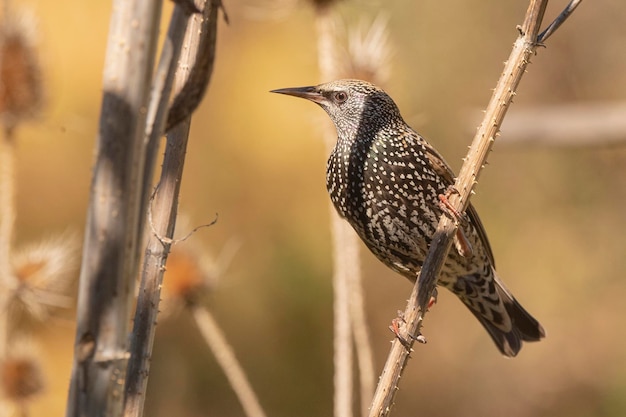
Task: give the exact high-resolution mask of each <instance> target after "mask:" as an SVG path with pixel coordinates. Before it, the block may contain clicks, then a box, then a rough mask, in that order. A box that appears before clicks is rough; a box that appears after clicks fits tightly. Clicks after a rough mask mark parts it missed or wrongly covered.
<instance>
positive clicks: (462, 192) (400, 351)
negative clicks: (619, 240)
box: [369, 0, 547, 417]
mask: <svg viewBox="0 0 626 417" xmlns="http://www.w3.org/2000/svg"><path fill="white" fill-rule="evenodd" d="M546 6H547V0H531V1H530V5H529V7H528V10H527V12H526V18H525V20H524V24H523V25H522V26H521V27H520V28H519V30H520V35H519V37H518V38H517V40H516V41H515V43H514V45H513V50H512V52H511V55H510V56H509V59H508V61H507V62H506V64H505V68H504V71H503V73H502V75H501V76H500V79H499V81H498V84H497V86H496V88H495V90H494V92H493V95H492V97H491V100H490V102H489V105H488V106H487V110H486V112H485V117H484V119H483V122H482V124H481V126H480V128H479V129H478V131H477V132H476V135H475V137H474V140H473V141H472V145H471V146H470V149H469V152H468V154H467V157H466V158H465V159H464V161H465V162H464V164H463V166H462V167H461V172H460V174H459V176H458V178H457V180H456V182H455V188H456V190H457V191H458V192H459V193H458V194H453V195H452V196H451V197H450V199H449V200H450V204H451V205H452V207H453V208H454V209H455V210H457V211H458V212H463V211H464V210H465V209H466V208H467V205H468V204H469V198H470V195H471V193H472V190H473V188H474V186H475V184H476V181H477V179H478V176H479V174H480V171H481V169H482V168H483V166H484V164H485V162H486V160H487V156H488V154H489V152H490V150H491V147H492V145H493V142H494V140H495V138H496V137H497V135H498V132H499V128H500V125H501V124H502V121H503V119H504V116H505V115H506V112H507V109H508V108H509V106H510V104H511V102H512V99H513V97H514V96H515V91H516V89H517V87H518V85H519V82H520V80H521V78H522V76H523V75H524V73H525V71H526V67H527V66H528V64H529V62H530V58H531V57H532V56H533V55H534V54H535V51H536V48H537V38H538V33H539V27H540V25H541V21H542V19H543V15H544V12H545V8H546ZM456 228H457V225H455V223H454V222H453V221H452V220H451V219H449V218H448V217H447V216H442V217H441V219H440V221H439V225H438V227H437V230H436V231H435V234H434V235H433V238H432V243H431V246H430V249H429V252H428V255H427V257H426V259H425V261H424V264H423V267H422V269H421V272H420V274H419V277H418V279H417V280H416V284H415V285H414V287H413V291H412V293H411V298H410V299H409V302H408V304H407V308H406V310H405V312H404V318H405V320H406V326H404V327H403V329H401V332H402V334H401V336H403V337H404V338H405V340H408V341H409V346H408V347H405V346H403V344H402V343H401V342H400V340H398V339H396V340H395V341H394V342H393V344H392V347H391V351H390V353H389V356H388V358H387V362H386V364H385V367H384V369H383V372H382V375H381V377H380V379H379V383H378V387H377V390H376V393H375V394H374V399H373V401H372V406H371V408H370V414H369V415H370V417H374V416H376V417H378V416H387V415H389V413H390V411H391V407H392V405H393V400H394V397H395V394H396V392H397V391H398V383H399V380H400V376H401V374H402V371H403V370H404V368H405V366H406V364H407V362H408V359H409V354H410V351H411V347H412V345H413V343H414V340H413V335H417V334H419V330H420V328H421V324H422V320H423V316H424V314H425V311H426V309H425V307H426V305H427V303H428V300H429V299H430V297H431V295H432V294H433V291H434V289H435V287H436V285H437V277H438V275H439V272H440V270H441V267H442V265H443V262H444V261H445V258H446V256H447V254H448V251H449V249H450V246H451V244H452V238H453V236H454V233H455V231H456Z"/></svg>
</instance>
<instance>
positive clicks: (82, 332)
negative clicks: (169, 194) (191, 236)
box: [66, 0, 162, 417]
mask: <svg viewBox="0 0 626 417" xmlns="http://www.w3.org/2000/svg"><path fill="white" fill-rule="evenodd" d="M161 6H162V2H161V1H160V0H155V1H143V0H115V1H114V3H113V12H112V15H111V23H110V29H109V39H108V44H107V52H106V58H105V67H104V79H103V90H104V95H103V100H102V110H101V116H100V126H99V132H98V141H97V157H96V164H95V167H94V171H93V179H92V185H91V196H90V203H89V209H88V213H87V224H86V228H85V241H84V246H83V262H82V266H81V272H80V282H79V292H78V307H77V328H76V341H75V356H74V363H73V367H72V377H71V384H70V390H69V397H68V406H67V412H66V415H67V416H68V417H71V416H86V415H88V416H93V417H96V416H118V415H120V413H121V411H122V403H123V385H122V383H123V381H124V376H125V373H126V361H127V356H126V355H127V340H128V322H129V320H128V319H129V316H130V306H131V302H132V300H133V297H134V282H135V277H136V275H137V270H138V263H139V259H138V254H139V251H138V250H137V245H138V242H139V240H140V236H139V235H138V228H137V222H138V220H139V218H140V215H139V210H140V206H141V195H142V192H141V184H142V177H143V165H144V160H145V152H144V151H145V143H144V141H143V132H144V126H145V118H146V115H145V113H146V112H145V109H146V108H147V104H148V96H149V91H150V84H151V80H152V72H153V67H154V59H155V55H156V43H157V42H156V40H157V37H158V29H159V21H160V15H161Z"/></svg>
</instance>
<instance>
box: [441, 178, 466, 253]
mask: <svg viewBox="0 0 626 417" xmlns="http://www.w3.org/2000/svg"><path fill="white" fill-rule="evenodd" d="M458 193H459V190H457V189H456V188H454V186H453V185H451V186H449V187H448V189H447V190H446V193H445V194H439V196H438V197H439V205H440V207H441V209H442V210H443V211H444V213H448V214H449V215H450V216H451V217H452V219H453V220H454V221H455V223H456V225H457V226H458V228H457V229H456V236H455V239H454V246H455V247H456V250H457V251H458V252H459V254H460V255H461V256H462V257H464V258H469V257H470V256H472V253H473V250H472V245H471V244H470V242H469V240H468V239H467V237H466V236H465V234H464V233H463V228H462V227H461V226H464V225H466V224H467V219H466V218H465V216H464V214H461V213H459V212H458V211H457V210H456V209H455V208H454V207H452V204H450V201H449V200H448V198H449V196H451V195H452V194H458Z"/></svg>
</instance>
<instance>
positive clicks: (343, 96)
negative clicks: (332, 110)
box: [333, 91, 348, 104]
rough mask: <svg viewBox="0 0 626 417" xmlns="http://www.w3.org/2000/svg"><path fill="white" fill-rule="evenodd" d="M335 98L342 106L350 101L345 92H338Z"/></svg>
mask: <svg viewBox="0 0 626 417" xmlns="http://www.w3.org/2000/svg"><path fill="white" fill-rule="evenodd" d="M333 98H334V99H335V101H336V102H337V103H339V104H341V103H343V102H344V101H346V100H347V99H348V94H346V92H345V91H337V92H336V93H335V94H334V96H333Z"/></svg>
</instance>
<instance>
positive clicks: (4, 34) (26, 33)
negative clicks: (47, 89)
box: [0, 12, 43, 132]
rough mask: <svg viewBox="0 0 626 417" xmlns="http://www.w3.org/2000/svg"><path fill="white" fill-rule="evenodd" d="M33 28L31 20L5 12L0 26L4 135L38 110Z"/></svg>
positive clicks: (0, 114) (0, 111)
mask: <svg viewBox="0 0 626 417" xmlns="http://www.w3.org/2000/svg"><path fill="white" fill-rule="evenodd" d="M34 27H35V24H34V18H33V17H32V15H30V14H26V13H25V12H23V13H21V14H19V15H18V14H15V13H11V12H7V13H5V15H4V16H3V18H2V20H1V22H0V123H1V124H2V125H3V127H4V129H5V130H6V131H7V132H11V131H12V130H13V129H14V128H15V127H16V126H17V125H18V124H19V123H20V122H21V121H22V120H25V119H29V118H32V117H34V116H36V115H37V113H38V112H39V110H40V109H41V105H42V97H43V93H42V81H41V68H40V66H39V61H38V57H37V51H36V48H35V42H34V39H35V36H34V33H33V28H34Z"/></svg>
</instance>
